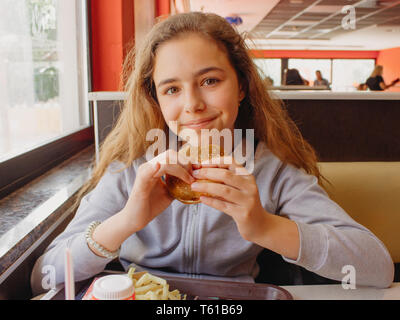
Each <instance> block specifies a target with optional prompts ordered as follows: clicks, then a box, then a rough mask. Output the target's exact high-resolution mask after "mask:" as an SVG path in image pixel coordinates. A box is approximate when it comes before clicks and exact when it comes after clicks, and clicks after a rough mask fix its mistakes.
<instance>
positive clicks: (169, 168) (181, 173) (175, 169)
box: [153, 164, 195, 184]
mask: <svg viewBox="0 0 400 320" xmlns="http://www.w3.org/2000/svg"><path fill="white" fill-rule="evenodd" d="M165 174H169V175H171V176H175V177H177V178H179V179H181V180H183V181H185V182H186V183H187V184H191V183H192V182H194V181H195V179H194V178H193V177H192V176H191V175H190V174H189V172H188V171H187V170H186V169H185V168H183V167H182V166H181V165H179V164H161V166H160V168H159V170H158V171H157V172H156V173H155V174H154V175H153V177H154V178H161V177H162V176H163V175H165Z"/></svg>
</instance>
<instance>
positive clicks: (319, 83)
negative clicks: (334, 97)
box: [314, 70, 329, 88]
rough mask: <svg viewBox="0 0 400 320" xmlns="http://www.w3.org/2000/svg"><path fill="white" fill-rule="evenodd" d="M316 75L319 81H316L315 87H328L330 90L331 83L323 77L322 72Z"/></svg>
mask: <svg viewBox="0 0 400 320" xmlns="http://www.w3.org/2000/svg"><path fill="white" fill-rule="evenodd" d="M315 75H316V77H317V79H315V80H314V87H315V86H326V87H328V88H329V81H328V80H326V79H325V78H323V77H322V74H321V71H320V70H317V71H315Z"/></svg>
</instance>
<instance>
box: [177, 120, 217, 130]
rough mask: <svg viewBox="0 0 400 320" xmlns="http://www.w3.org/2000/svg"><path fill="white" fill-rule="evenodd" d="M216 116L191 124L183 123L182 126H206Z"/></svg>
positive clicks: (193, 127)
mask: <svg viewBox="0 0 400 320" xmlns="http://www.w3.org/2000/svg"><path fill="white" fill-rule="evenodd" d="M216 118H217V117H213V118H211V119H209V120H204V121H202V122H198V123H192V124H184V125H182V126H183V127H186V128H192V129H198V128H203V127H206V126H207V125H208V124H209V123H210V122H212V121H214V120H215V119H216Z"/></svg>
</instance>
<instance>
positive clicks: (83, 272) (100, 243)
mask: <svg viewBox="0 0 400 320" xmlns="http://www.w3.org/2000/svg"><path fill="white" fill-rule="evenodd" d="M133 62H134V67H131V63H133ZM124 67H125V71H126V72H128V73H129V76H127V77H125V78H124V80H125V90H126V91H127V92H128V98H127V100H126V101H125V104H124V108H123V110H122V113H121V116H120V118H119V120H118V123H117V125H116V126H115V128H114V129H113V131H112V132H111V133H110V134H109V136H108V137H107V139H106V140H105V142H104V144H103V146H102V150H101V157H100V161H99V163H98V164H97V165H96V167H95V170H94V172H93V176H92V179H91V180H90V181H89V183H88V184H87V185H86V186H85V188H84V189H83V190H82V192H81V201H80V206H79V208H78V210H77V213H76V215H75V217H74V218H73V220H72V221H71V223H70V224H69V225H68V227H67V228H66V229H65V231H64V232H63V233H62V234H60V235H59V236H58V237H57V238H56V239H55V240H54V241H53V242H52V243H51V245H50V246H49V247H48V248H47V250H46V252H45V253H44V254H43V255H42V256H41V257H40V258H39V259H38V260H37V262H36V264H35V266H34V269H33V272H32V278H31V280H32V288H33V290H34V292H35V293H39V292H40V291H43V289H42V288H41V281H42V276H43V275H42V274H41V270H42V267H43V266H45V265H53V266H54V267H55V270H56V282H57V283H60V282H63V281H64V270H63V255H64V251H65V248H66V247H69V248H70V250H71V252H72V255H73V260H74V265H75V279H76V280H77V281H79V280H82V279H87V278H90V277H93V276H94V275H96V274H97V273H99V272H101V271H103V269H104V268H105V266H106V265H107V264H108V263H109V262H110V261H112V260H113V259H114V258H115V257H119V260H120V262H121V264H122V265H123V267H124V268H125V269H126V270H127V269H128V268H129V266H130V265H132V264H133V265H135V266H136V267H137V268H138V269H140V268H144V269H146V270H149V272H152V273H156V274H159V275H163V274H165V273H178V274H180V275H184V276H187V277H200V278H208V279H209V278H211V279H227V278H228V277H229V279H230V280H232V279H233V280H238V281H254V278H255V277H256V276H257V274H258V273H259V267H258V265H257V263H256V258H257V256H258V254H259V253H260V252H261V251H262V250H263V249H264V248H266V249H269V250H271V251H273V252H276V253H278V254H280V255H281V256H282V257H283V259H284V260H285V261H287V262H289V263H292V264H296V265H298V266H302V267H304V268H306V269H308V270H310V271H312V272H315V273H317V274H319V275H321V276H324V277H327V278H331V279H336V280H341V279H342V278H343V276H344V275H343V274H342V272H341V271H342V268H343V267H344V266H346V265H352V266H354V268H355V270H356V271H357V278H356V280H357V284H359V285H372V286H377V287H387V286H389V285H390V284H391V282H392V280H393V273H394V268H393V262H392V260H391V257H390V255H389V253H388V251H387V250H386V248H385V247H384V245H383V244H382V243H381V242H380V241H379V240H378V239H377V238H376V237H375V236H374V235H373V234H372V233H371V232H370V231H369V230H367V229H366V228H364V227H363V226H361V225H359V224H357V223H356V222H355V221H353V220H352V219H351V218H350V217H349V216H348V215H347V214H346V213H345V212H344V211H343V210H342V209H341V208H340V207H339V206H338V205H336V204H335V203H334V202H332V201H331V200H330V199H329V197H328V196H327V194H326V193H325V192H324V190H323V189H322V188H321V187H320V186H319V182H321V180H322V177H321V175H320V173H319V170H318V167H317V161H316V156H315V153H314V151H313V149H312V148H311V147H310V145H309V144H308V143H307V142H306V141H304V140H303V139H302V137H301V135H300V133H299V131H298V130H297V129H296V126H295V125H294V123H293V122H292V121H291V120H290V119H289V117H288V115H287V114H286V113H285V112H284V111H283V109H282V107H281V105H280V104H279V103H278V102H276V101H274V100H272V99H271V98H270V97H269V95H268V93H267V90H266V87H265V84H264V82H263V81H262V79H261V78H260V76H259V74H258V72H257V70H256V67H255V65H254V64H253V62H252V60H251V58H250V57H249V55H248V51H247V48H246V46H245V44H244V41H243V39H242V38H241V37H240V35H239V34H238V33H237V32H236V31H235V30H234V29H233V28H232V27H231V26H230V25H229V24H228V23H227V22H226V21H225V20H224V19H223V18H221V17H219V16H217V15H214V14H203V13H188V14H180V15H175V16H172V17H170V18H168V19H167V20H165V21H163V22H161V23H159V24H157V25H156V26H155V27H154V28H153V29H152V31H151V32H150V33H149V34H148V36H147V39H146V41H144V43H143V45H142V46H141V48H140V49H139V50H138V51H137V52H132V53H131V55H130V56H128V57H127V60H126V64H125V66H124ZM170 121H173V122H175V123H178V126H177V127H176V128H174V130H175V131H174V133H175V134H176V135H177V136H179V135H180V133H181V130H183V129H186V128H191V129H193V130H196V132H199V130H200V129H217V130H223V129H229V130H234V129H248V128H252V129H254V137H255V143H256V150H255V156H254V170H253V172H252V174H249V173H248V174H240V175H239V174H236V173H235V172H237V170H236V169H242V171H243V170H245V168H244V167H243V166H241V165H239V164H237V163H236V162H235V160H234V159H231V160H232V164H230V165H225V164H224V163H222V162H221V164H216V165H215V164H214V165H203V166H201V167H200V166H196V167H195V169H197V170H192V167H191V166H184V165H181V164H180V163H181V161H179V162H178V163H176V164H168V163H169V161H167V160H168V159H169V158H170V157H171V156H176V154H175V151H174V150H167V151H165V152H162V153H160V154H158V155H157V156H156V157H154V158H153V159H152V160H149V161H146V159H145V157H144V155H145V153H146V150H147V148H148V147H149V146H150V144H151V142H149V141H146V138H145V137H146V133H147V132H149V130H151V129H154V128H158V129H161V130H163V131H164V132H165V133H167V132H168V130H169V129H171V130H172V128H168V125H167V124H168V123H169V122H170ZM249 143H252V141H249ZM225 163H226V162H225ZM165 174H170V175H173V176H176V177H178V178H180V179H182V180H184V181H186V182H187V183H191V187H192V189H194V190H196V191H202V192H207V193H208V194H209V197H202V198H201V203H199V204H195V205H184V204H182V203H181V202H178V201H173V199H172V198H171V197H170V196H169V194H168V192H167V190H166V187H165V185H164V184H163V183H162V181H161V180H160V177H162V176H164V175H165ZM195 178H196V179H209V180H213V181H214V182H213V183H200V182H197V183H193V182H194V181H195ZM93 221H99V222H98V223H94V224H93V223H92V222H93ZM88 226H89V227H88ZM86 234H87V236H85V235H86Z"/></svg>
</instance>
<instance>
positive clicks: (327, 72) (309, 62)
mask: <svg viewBox="0 0 400 320" xmlns="http://www.w3.org/2000/svg"><path fill="white" fill-rule="evenodd" d="M288 67H289V69H293V68H295V69H297V70H299V72H300V75H301V76H302V77H303V78H304V79H306V80H308V81H310V85H313V82H314V80H315V79H316V75H315V71H317V70H319V71H321V74H322V77H323V78H324V79H326V80H328V82H329V83H331V81H332V79H331V59H289V62H288Z"/></svg>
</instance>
